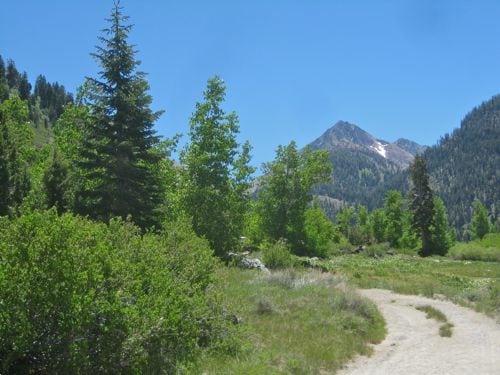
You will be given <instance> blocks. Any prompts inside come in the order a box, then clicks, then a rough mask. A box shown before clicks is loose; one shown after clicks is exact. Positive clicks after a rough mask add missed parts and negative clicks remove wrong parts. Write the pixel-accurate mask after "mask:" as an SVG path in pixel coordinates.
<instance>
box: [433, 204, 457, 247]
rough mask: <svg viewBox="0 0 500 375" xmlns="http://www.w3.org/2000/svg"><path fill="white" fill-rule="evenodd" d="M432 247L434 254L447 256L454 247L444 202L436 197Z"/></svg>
mask: <svg viewBox="0 0 500 375" xmlns="http://www.w3.org/2000/svg"><path fill="white" fill-rule="evenodd" d="M430 231H431V247H432V253H433V254H436V255H446V253H447V251H448V249H449V248H450V247H451V245H452V240H451V235H450V228H449V227H448V217H447V214H446V207H445V206H444V203H443V200H442V199H441V198H439V197H434V215H433V218H432V225H431V228H430Z"/></svg>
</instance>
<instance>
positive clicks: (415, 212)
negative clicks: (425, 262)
mask: <svg viewBox="0 0 500 375" xmlns="http://www.w3.org/2000/svg"><path fill="white" fill-rule="evenodd" d="M410 172H411V181H412V188H411V190H410V210H411V211H412V226H413V229H414V230H415V232H416V233H418V234H419V235H420V237H421V239H422V249H421V251H420V254H421V255H422V256H428V255H431V254H432V248H431V225H432V218H433V215H434V200H433V194H432V190H431V188H430V185H429V174H428V173H427V164H426V162H425V159H424V158H422V157H421V156H418V155H417V156H416V157H415V160H414V161H413V163H412V165H411V166H410Z"/></svg>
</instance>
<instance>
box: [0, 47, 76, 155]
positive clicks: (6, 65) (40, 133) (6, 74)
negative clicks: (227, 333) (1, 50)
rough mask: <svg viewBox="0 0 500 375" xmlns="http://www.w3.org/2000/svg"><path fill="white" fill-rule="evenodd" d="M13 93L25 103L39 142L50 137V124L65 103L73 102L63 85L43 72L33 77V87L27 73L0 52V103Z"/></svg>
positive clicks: (46, 140)
mask: <svg viewBox="0 0 500 375" xmlns="http://www.w3.org/2000/svg"><path fill="white" fill-rule="evenodd" d="M32 89H33V90H32ZM13 95H17V96H19V97H20V98H21V99H22V100H25V101H26V102H27V103H28V110H29V119H30V123H31V125H32V127H33V131H34V135H35V139H34V141H35V144H36V145H38V146H39V145H42V144H44V143H46V142H48V141H49V139H50V137H51V134H52V127H53V125H54V124H55V122H56V120H57V119H58V118H59V116H60V115H61V114H62V112H63V110H64V105H66V104H68V103H72V102H73V96H72V94H70V93H69V92H67V91H66V89H65V88H64V86H62V85H60V84H59V83H57V82H55V83H50V82H48V81H47V79H46V78H45V76H43V75H39V76H38V77H37V78H36V81H35V86H34V87H32V85H31V83H30V82H29V80H28V74H27V73H26V72H23V73H21V72H19V71H18V69H17V67H16V64H15V62H14V61H13V60H11V59H8V60H7V62H5V61H4V59H3V58H2V56H1V55H0V103H1V102H3V101H4V100H6V99H8V98H9V97H11V96H13Z"/></svg>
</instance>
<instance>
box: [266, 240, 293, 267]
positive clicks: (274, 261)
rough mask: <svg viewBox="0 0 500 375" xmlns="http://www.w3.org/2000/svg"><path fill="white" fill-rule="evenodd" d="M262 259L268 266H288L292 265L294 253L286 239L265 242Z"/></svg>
mask: <svg viewBox="0 0 500 375" xmlns="http://www.w3.org/2000/svg"><path fill="white" fill-rule="evenodd" d="M262 260H263V262H264V264H265V265H266V267H268V268H286V267H289V266H291V265H292V255H291V253H290V248H289V246H288V244H287V243H286V241H285V240H279V241H276V242H274V243H265V244H264V245H263V248H262Z"/></svg>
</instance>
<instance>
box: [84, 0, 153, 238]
mask: <svg viewBox="0 0 500 375" xmlns="http://www.w3.org/2000/svg"><path fill="white" fill-rule="evenodd" d="M127 20H128V17H127V16H124V15H123V14H122V9H121V7H120V4H119V1H117V2H116V3H115V6H114V8H113V11H112V14H111V18H110V19H108V22H109V23H110V26H109V28H107V29H105V30H104V31H103V32H104V36H101V37H100V38H99V40H100V41H101V43H102V46H98V47H97V51H96V53H94V54H93V57H94V58H95V59H96V60H97V62H98V64H99V65H100V67H101V69H102V71H101V72H100V73H99V78H88V79H87V83H88V86H87V87H88V98H87V99H88V102H89V105H90V109H91V116H92V126H91V127H90V129H88V131H87V134H86V137H85V141H84V144H83V147H82V155H81V158H82V162H81V163H80V167H81V168H82V169H83V170H84V172H85V176H86V178H87V183H86V184H84V187H83V189H82V190H81V191H80V192H79V196H78V198H79V204H78V207H79V208H78V211H79V212H80V213H83V214H88V215H89V216H90V217H92V218H94V219H98V220H103V221H108V220H109V219H110V218H111V217H115V216H119V217H123V218H124V217H126V216H128V215H131V216H132V220H133V221H134V222H135V223H136V224H138V225H139V226H141V227H143V228H146V227H150V226H152V225H157V224H158V217H157V212H156V209H157V207H158V206H159V204H160V203H161V200H162V196H163V195H162V189H163V187H162V186H161V182H160V180H159V178H158V177H157V175H156V174H155V173H154V172H153V171H152V168H153V166H154V164H156V163H157V162H158V161H159V160H160V158H161V156H160V155H159V153H158V152H155V150H154V146H155V145H156V144H158V142H159V138H158V137H157V136H156V135H155V131H154V130H153V123H154V122H155V121H156V120H157V119H158V117H159V116H160V114H161V113H160V112H153V111H152V110H151V108H150V105H151V102H152V98H151V96H150V95H149V94H148V90H149V85H148V82H147V81H146V79H145V74H144V73H142V72H138V71H137V70H136V68H137V66H138V65H139V63H140V62H139V61H137V60H136V59H135V54H136V51H135V49H134V46H132V45H130V44H129V43H128V40H127V39H128V34H129V32H130V30H131V28H132V25H129V24H127Z"/></svg>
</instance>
